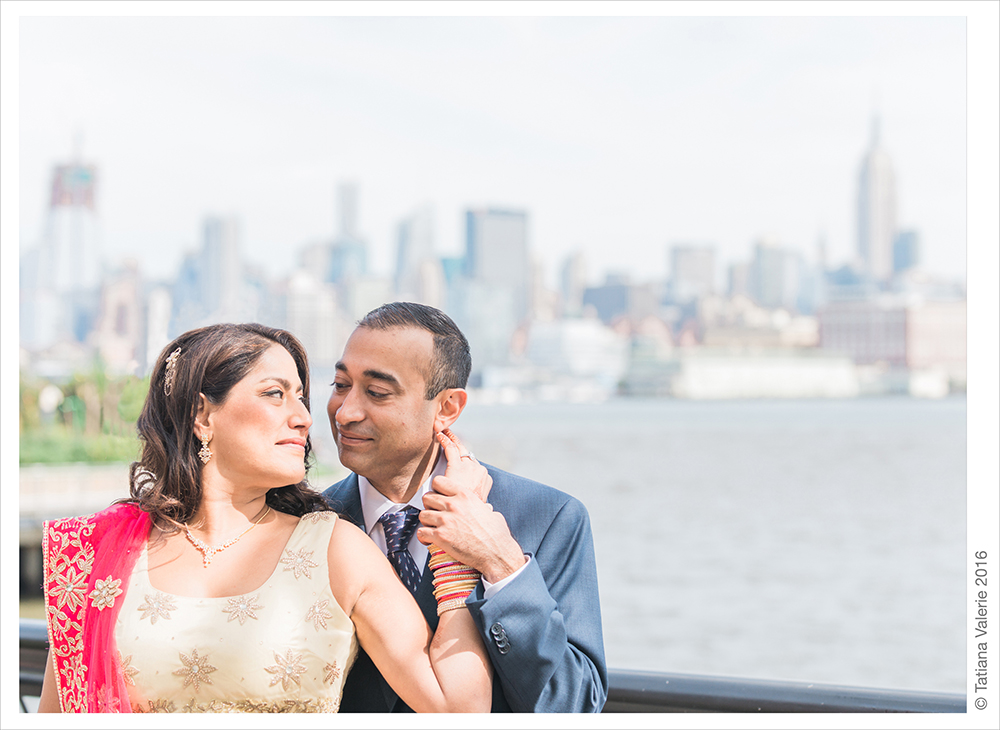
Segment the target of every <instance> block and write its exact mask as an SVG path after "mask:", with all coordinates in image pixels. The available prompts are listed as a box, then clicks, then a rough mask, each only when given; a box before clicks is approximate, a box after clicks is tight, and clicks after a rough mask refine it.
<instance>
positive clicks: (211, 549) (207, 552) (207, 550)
mask: <svg viewBox="0 0 1000 730" xmlns="http://www.w3.org/2000/svg"><path fill="white" fill-rule="evenodd" d="M270 511H271V507H270V505H268V507H267V509H265V510H264V514H262V515H261V516H260V517H258V518H257V521H256V522H254V523H253V524H252V525H250V527H248V528H247V529H245V530H244V531H243V532H241V533H240V534H239V535H237V536H236V537H234V538H233V539H232V540H227V541H226V542H224V543H222V544H221V545H209V544H208V543H206V542H204V541H202V540H199V539H198V538H197V537H195V536H194V535H192V534H191V528H190V527H188V526H187V525H184V532H186V533H187V538H188V540H190V541H191V544H192V545H194V546H195V547H196V548H198V550H200V551H201V554H202V555H203V556H204V558H205V567H206V568H207V567H208V566H209V564H210V563H211V562H212V558H214V557H215V554H216V553H221V552H222V551H223V550H225V549H226V548H227V547H232V546H233V545H235V544H236V543H237V542H239V539H240V538H241V537H243V536H244V535H246V534H247V533H248V532H250V530H252V529H253V528H255V527H256V526H257V525H259V524H260V521H261V520H262V519H264V518H265V517H267V513H268V512H270Z"/></svg>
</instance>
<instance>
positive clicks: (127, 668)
mask: <svg viewBox="0 0 1000 730" xmlns="http://www.w3.org/2000/svg"><path fill="white" fill-rule="evenodd" d="M118 669H119V670H120V671H121V673H122V678H123V679H124V680H125V684H130V685H132V686H133V687H135V680H134V679H132V677H134V676H135V675H137V674H138V673H139V670H138V669H136V668H135V667H133V666H132V655H131V654H129V655H128V656H127V657H122V653H121V652H118Z"/></svg>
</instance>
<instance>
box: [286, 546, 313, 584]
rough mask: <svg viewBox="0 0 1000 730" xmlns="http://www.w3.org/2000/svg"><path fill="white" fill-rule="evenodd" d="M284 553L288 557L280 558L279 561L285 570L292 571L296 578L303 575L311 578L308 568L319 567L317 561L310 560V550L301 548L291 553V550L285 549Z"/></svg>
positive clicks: (311, 552)
mask: <svg viewBox="0 0 1000 730" xmlns="http://www.w3.org/2000/svg"><path fill="white" fill-rule="evenodd" d="M285 553H287V555H288V557H285V558H282V559H281V562H282V563H284V565H285V570H290V571H292V574H293V575H294V576H295V578H296V579H298V578H301V577H302V576H303V575H305V577H306V578H310V579H311V578H312V574H311V573H310V572H309V569H310V568H318V567H319V563H314V562H313V561H312V560H310V558H311V557H312V554H313V551H312V550H306V549H305V548H302V549H301V550H299V551H298V552H297V553H293V552H292V551H291V550H287V549H286V550H285Z"/></svg>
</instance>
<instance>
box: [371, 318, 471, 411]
mask: <svg viewBox="0 0 1000 730" xmlns="http://www.w3.org/2000/svg"><path fill="white" fill-rule="evenodd" d="M358 327H368V328H369V329H373V330H387V329H391V328H393V327H404V328H405V327H416V328H418V329H424V330H427V331H428V332H430V333H431V334H432V335H434V356H433V359H432V361H431V372H430V373H428V374H427V390H426V393H425V397H426V398H427V400H431V399H432V398H434V397H436V396H437V394H438V393H440V392H441V391H442V390H444V389H445V388H464V387H465V385H466V383H468V382H469V373H470V372H472V353H471V352H470V351H469V341H468V340H467V339H465V335H463V334H462V331H461V330H460V329H459V328H458V325H456V324H455V322H454V321H453V320H452V318H451V317H449V316H448V315H447V314H445V313H444V312H442V311H441V310H440V309H435V308H434V307H428V306H427V305H426V304H416V303H414V302H390V303H388V304H383V305H382V306H381V307H378V308H377V309H373V310H372V311H370V312H369V313H368V314H366V315H365V316H364V317H362V318H361V320H360V321H359V322H358Z"/></svg>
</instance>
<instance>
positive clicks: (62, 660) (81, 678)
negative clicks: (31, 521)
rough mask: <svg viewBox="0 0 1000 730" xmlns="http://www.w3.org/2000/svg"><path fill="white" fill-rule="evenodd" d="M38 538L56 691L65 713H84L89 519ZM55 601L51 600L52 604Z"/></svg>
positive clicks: (59, 524)
mask: <svg viewBox="0 0 1000 730" xmlns="http://www.w3.org/2000/svg"><path fill="white" fill-rule="evenodd" d="M46 528H47V529H46V530H45V532H44V534H43V536H42V553H43V558H44V564H43V565H44V574H45V588H46V591H47V605H46V609H45V610H46V612H47V613H48V619H49V639H50V647H51V649H50V650H51V651H52V654H53V663H54V664H55V667H56V670H57V676H58V678H59V681H58V682H57V687H56V688H57V690H58V694H59V705H60V707H61V708H62V711H63V712H86V710H87V684H86V677H87V667H86V665H85V664H84V663H83V657H82V656H81V655H80V652H81V651H82V650H83V612H84V610H85V608H86V604H87V581H88V579H89V578H90V573H91V570H92V569H93V565H94V547H93V545H91V544H90V543H89V542H87V541H88V540H89V538H90V536H91V534H92V533H93V531H94V522H93V520H92V519H91V518H79V517H70V518H67V519H62V520H54V521H53V522H49V523H46ZM53 599H54V600H53ZM53 604H54V605H53Z"/></svg>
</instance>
